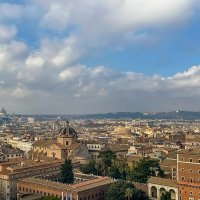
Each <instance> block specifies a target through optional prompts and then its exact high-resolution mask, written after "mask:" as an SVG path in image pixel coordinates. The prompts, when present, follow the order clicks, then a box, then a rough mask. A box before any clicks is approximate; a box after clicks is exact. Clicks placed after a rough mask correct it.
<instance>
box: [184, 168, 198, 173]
mask: <svg viewBox="0 0 200 200" xmlns="http://www.w3.org/2000/svg"><path fill="white" fill-rule="evenodd" d="M181 171H182V172H184V171H185V169H184V168H182V169H181ZM189 171H190V173H192V172H193V170H192V169H190V170H189ZM198 173H199V174H200V170H198Z"/></svg>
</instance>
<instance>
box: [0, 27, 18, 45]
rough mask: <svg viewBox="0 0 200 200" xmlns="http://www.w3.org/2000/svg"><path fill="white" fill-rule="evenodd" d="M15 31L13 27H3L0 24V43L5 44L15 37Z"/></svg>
mask: <svg viewBox="0 0 200 200" xmlns="http://www.w3.org/2000/svg"><path fill="white" fill-rule="evenodd" d="M16 33H17V29H16V27H15V26H5V25H1V24H0V42H2V43H5V42H8V41H10V40H11V39H13V38H14V37H15V35H16Z"/></svg>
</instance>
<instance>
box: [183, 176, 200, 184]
mask: <svg viewBox="0 0 200 200" xmlns="http://www.w3.org/2000/svg"><path fill="white" fill-rule="evenodd" d="M181 180H182V181H185V180H186V179H185V177H184V176H182V177H181ZM193 180H194V179H193V178H192V177H190V180H189V181H190V182H193ZM198 182H199V183H200V179H199V180H198Z"/></svg>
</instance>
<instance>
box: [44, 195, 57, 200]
mask: <svg viewBox="0 0 200 200" xmlns="http://www.w3.org/2000/svg"><path fill="white" fill-rule="evenodd" d="M42 200H59V198H58V197H53V196H48V197H43V198H42Z"/></svg>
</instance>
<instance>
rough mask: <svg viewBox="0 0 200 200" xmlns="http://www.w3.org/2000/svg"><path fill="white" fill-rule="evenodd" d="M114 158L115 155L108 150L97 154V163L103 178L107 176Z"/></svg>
mask: <svg viewBox="0 0 200 200" xmlns="http://www.w3.org/2000/svg"><path fill="white" fill-rule="evenodd" d="M116 157H117V156H116V154H115V153H114V152H113V151H111V150H110V149H109V150H107V151H103V152H100V153H99V156H98V161H97V162H99V165H100V166H101V170H102V171H103V174H104V176H105V175H107V174H108V168H109V167H111V166H112V163H113V160H114V159H116Z"/></svg>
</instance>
